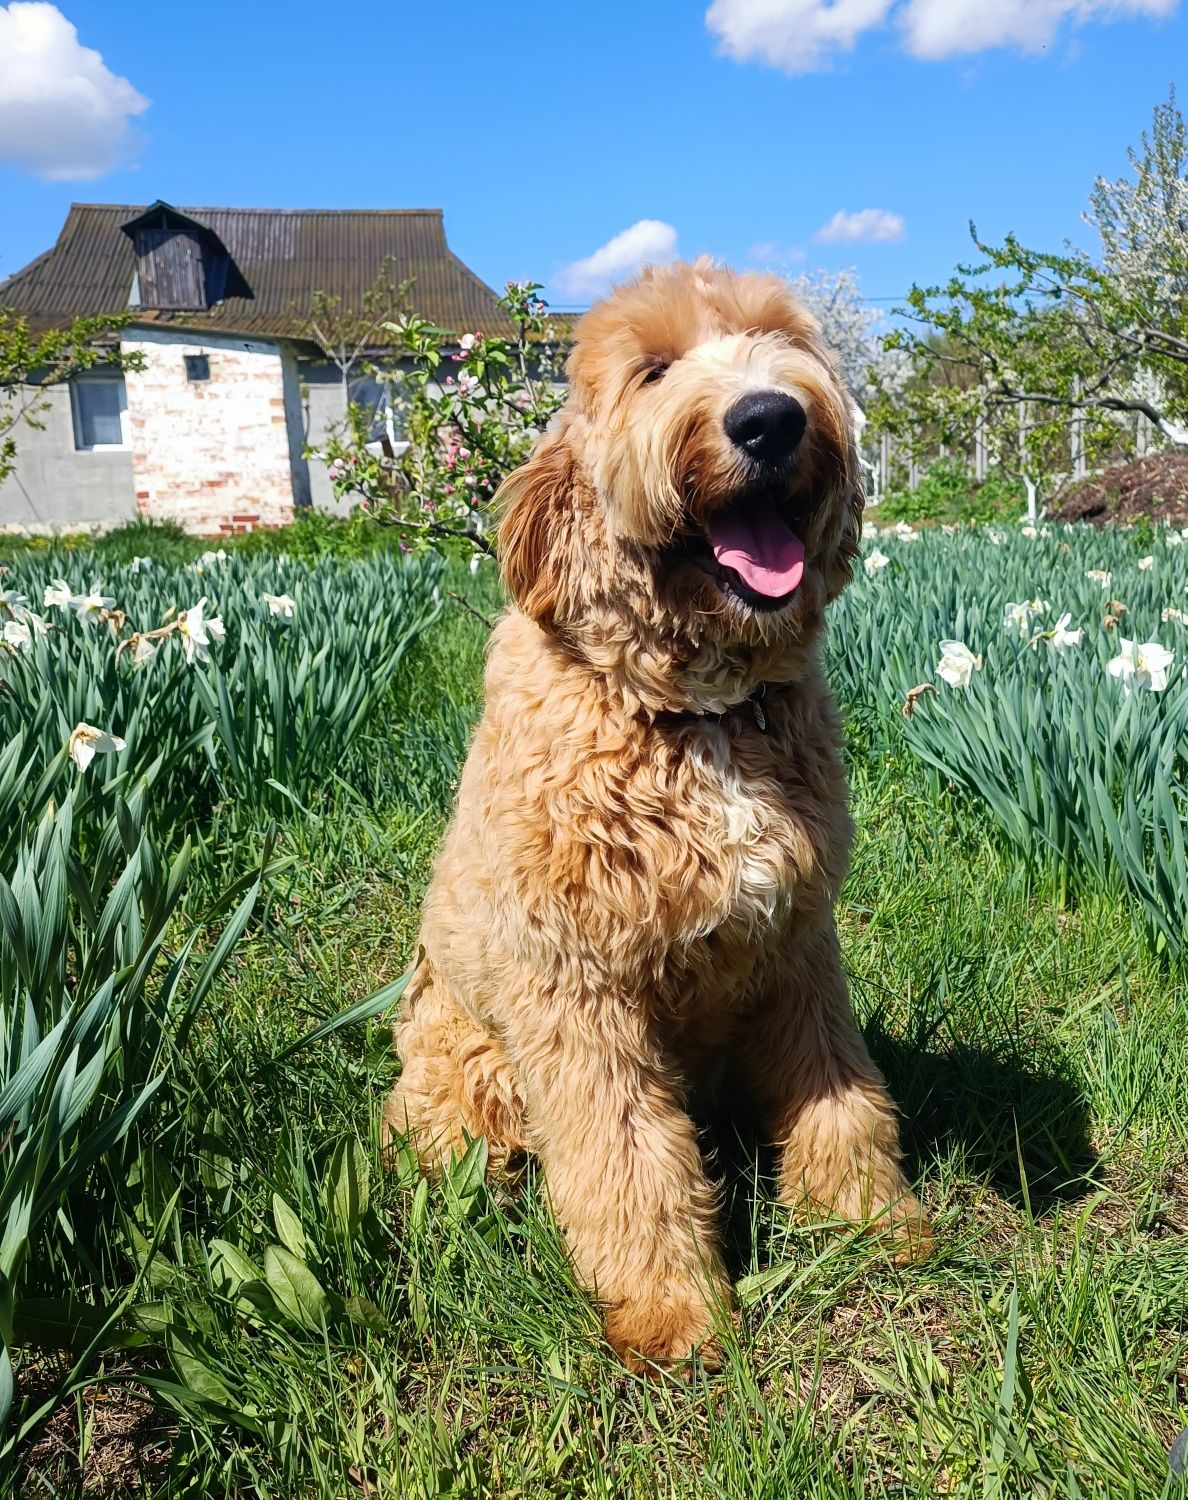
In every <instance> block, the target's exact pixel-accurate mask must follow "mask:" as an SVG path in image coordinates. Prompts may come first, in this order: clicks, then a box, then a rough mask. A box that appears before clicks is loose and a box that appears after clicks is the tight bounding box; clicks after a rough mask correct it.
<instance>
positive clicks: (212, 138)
mask: <svg viewBox="0 0 1188 1500" xmlns="http://www.w3.org/2000/svg"><path fill="white" fill-rule="evenodd" d="M1111 18H1112V19H1111ZM71 26H73V27H75V28H77V40H76V41H72V39H71V36H70V27H71ZM18 43H19V55H18ZM80 46H81V47H82V48H89V49H93V50H94V51H95V52H97V53H99V54H100V55H101V61H100V60H99V59H96V58H93V57H88V56H87V55H86V54H85V53H82V52H80V51H79V48H80ZM1186 60H1188V0H1185V3H1183V4H1182V3H1180V0H715V3H714V4H713V6H712V7H711V8H710V10H709V12H708V17H707V5H706V3H705V0H703V3H701V4H696V3H689V4H678V3H667V0H650V3H647V4H644V3H640V0H635V3H630V4H629V3H620V0H603V3H602V4H599V5H590V4H583V5H564V4H557V3H556V0H553V3H549V4H544V3H520V4H512V5H501V6H497V5H492V4H490V3H481V0H455V3H453V4H438V5H426V4H422V3H419V4H416V5H411V4H408V3H400V0H396V3H389V4H387V5H380V6H374V7H364V8H359V7H357V6H353V7H346V6H329V5H326V4H325V3H312V0H285V3H278V0H251V3H244V0H239V3H237V4H230V3H227V0H205V3H204V4H203V6H202V7H201V8H200V9H198V10H195V8H194V7H192V6H189V7H186V6H180V7H177V6H168V7H166V6H162V5H160V4H152V5H149V4H144V3H139V0H135V3H133V0H121V3H119V4H113V3H112V0H61V3H60V13H59V12H58V11H55V10H54V7H52V6H50V5H48V4H40V3H39V4H35V5H22V4H19V3H18V4H10V5H8V6H5V5H4V4H2V3H0V277H2V276H4V275H7V274H9V273H10V272H12V271H14V270H16V269H18V268H19V267H20V266H21V265H23V264H24V263H25V262H26V261H28V260H30V259H31V258H32V257H33V256H34V255H36V254H37V253H38V252H39V251H41V250H43V249H46V248H48V246H49V245H50V244H51V243H52V242H53V240H54V238H55V236H56V234H57V231H58V229H59V227H60V225H61V222H62V219H63V217H64V215H65V212H66V209H67V206H68V205H69V203H70V202H71V200H80V201H117V202H119V201H126V202H146V201H148V200H150V199H153V198H156V197H161V198H166V199H168V200H170V201H172V202H174V203H178V204H240V205H267V206H275V207H294V208H295V207H307V206H309V207H313V206H319V207H422V206H440V207H442V208H443V209H444V210H445V222H446V231H447V234H448V236H449V240H450V243H451V245H452V247H453V249H454V250H455V251H456V253H457V254H458V255H460V256H461V257H462V258H463V260H465V261H466V262H467V263H468V264H469V265H471V266H472V267H473V268H474V270H475V271H477V272H478V273H479V275H481V276H482V277H483V278H484V279H485V280H486V281H488V282H489V283H491V284H492V285H494V286H499V285H501V284H502V283H503V282H504V281H505V280H507V278H509V277H522V276H529V275H530V276H533V277H535V278H536V279H538V280H541V281H544V282H545V283H546V284H547V285H548V287H549V291H550V294H551V300H553V301H554V303H555V304H556V305H564V306H572V305H578V304H580V303H581V302H583V301H585V300H587V299H588V296H589V294H590V293H591V292H592V291H593V290H595V289H596V287H597V285H598V284H599V282H600V281H601V280H604V279H605V271H606V269H607V267H610V268H612V269H614V268H621V267H624V266H626V265H627V263H629V262H630V261H631V259H632V258H633V256H638V255H639V254H641V253H650V254H658V255H664V254H671V253H676V252H679V253H680V254H682V255H692V254H695V253H698V252H700V251H709V252H710V253H712V254H714V255H716V256H719V257H721V258H723V259H724V260H726V261H728V262H731V263H734V264H738V265H745V264H756V263H760V262H762V261H777V262H778V261H780V260H784V261H785V263H786V264H787V265H788V266H789V268H790V269H792V270H794V271H795V270H800V269H803V268H806V267H807V268H811V267H814V266H822V267H826V268H830V269H839V268H841V267H851V266H852V267H854V268H856V269H857V271H858V272H859V274H860V276H861V280H862V286H863V289H864V291H865V293H866V294H867V295H868V296H870V297H872V298H879V299H894V298H897V297H898V296H900V295H901V294H902V293H903V291H904V290H905V289H906V288H907V286H908V285H909V284H910V283H911V282H912V281H913V280H917V281H931V280H937V279H941V278H943V277H944V276H946V275H947V274H948V272H949V271H950V269H951V268H952V266H953V264H954V262H955V261H957V260H958V259H960V258H961V257H963V256H965V255H966V254H967V253H968V250H969V242H968V238H967V230H966V224H967V221H968V220H969V219H970V218H971V217H972V218H974V219H976V220H977V223H978V226H979V228H980V229H981V230H982V231H983V232H984V233H986V234H987V235H989V236H992V237H1000V236H1001V235H1002V234H1004V233H1005V232H1006V231H1007V230H1014V231H1016V232H1017V233H1018V234H1020V235H1021V236H1022V237H1023V239H1024V240H1025V241H1026V242H1029V243H1032V244H1035V245H1037V246H1039V247H1046V248H1056V247H1057V246H1058V245H1059V243H1060V241H1061V240H1062V239H1063V238H1065V237H1068V236H1071V237H1072V238H1073V239H1075V240H1078V241H1079V242H1081V243H1086V242H1087V241H1088V239H1089V234H1088V231H1087V230H1085V229H1084V227H1083V226H1082V225H1081V223H1080V213H1081V210H1082V209H1083V207H1084V206H1085V202H1086V199H1087V196H1088V192H1089V189H1090V186H1091V184H1092V181H1093V178H1094V175H1095V174H1096V173H1098V172H1105V173H1107V174H1111V175H1117V174H1119V173H1121V172H1122V171H1123V170H1124V168H1125V148H1126V146H1127V144H1128V143H1131V142H1136V141H1137V139H1138V135H1139V132H1140V131H1141V130H1142V129H1144V128H1145V127H1146V126H1147V125H1148V124H1149V122H1150V116H1151V111H1152V109H1153V107H1154V106H1155V104H1156V103H1158V102H1160V101H1161V100H1162V99H1164V98H1165V97H1166V95H1167V89H1168V85H1169V83H1171V82H1173V81H1178V82H1180V83H1181V84H1183V82H1184V79H1183V74H1184V71H1185V66H1184V65H1185V61H1186ZM1177 74H1178V75H1179V78H1178V79H1177ZM1183 93H1184V95H1185V96H1186V97H1185V98H1182V99H1181V103H1182V105H1184V104H1185V103H1188V89H1185V90H1183ZM146 101H148V102H147V103H146ZM839 215H841V216H842V217H841V218H840V219H839V218H838V217H837V216H839ZM852 216H861V217H852ZM831 221H832V222H833V225H834V229H833V235H834V238H833V239H832V240H830V239H829V237H828V235H827V236H826V238H825V239H824V240H820V239H818V238H816V237H817V236H818V235H819V234H820V232H821V231H822V229H823V227H824V226H826V225H828V224H830V223H831ZM641 223H642V228H638V227H637V228H636V229H635V230H634V231H633V233H632V234H629V235H628V236H627V238H626V240H625V241H622V242H620V244H619V250H618V251H616V250H615V249H612V250H611V251H609V252H606V253H604V254H603V255H602V256H601V257H600V258H596V259H595V260H594V262H593V264H586V265H585V266H584V267H583V265H582V263H583V262H589V261H590V258H591V257H592V256H595V252H597V251H599V250H600V248H601V247H604V246H606V245H607V244H608V242H612V241H614V240H615V237H616V236H619V235H621V234H622V233H623V232H624V231H628V230H631V229H632V226H640V225H641ZM838 234H840V235H841V236H842V238H841V239H840V240H839V239H838V238H837V236H838ZM847 235H849V236H852V237H853V236H857V238H852V237H851V238H846V236H847ZM872 236H875V238H874V239H873V241H872V238H871V237H872ZM879 236H881V238H879ZM619 252H621V253H619ZM567 268H568V269H567Z"/></svg>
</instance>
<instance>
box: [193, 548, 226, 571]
mask: <svg viewBox="0 0 1188 1500" xmlns="http://www.w3.org/2000/svg"><path fill="white" fill-rule="evenodd" d="M226 561H227V553H226V552H225V550H224V549H223V548H222V547H220V548H219V550H218V551H217V552H211V551H206V552H204V553H203V554H202V556H201V557H200V558H199V559H198V561H197V562H196V563H193V564H192V567H193V569H194V572H195V573H208V572H209V571H210V570H211V568H219V567H222V565H223V564H224V563H225V562H226Z"/></svg>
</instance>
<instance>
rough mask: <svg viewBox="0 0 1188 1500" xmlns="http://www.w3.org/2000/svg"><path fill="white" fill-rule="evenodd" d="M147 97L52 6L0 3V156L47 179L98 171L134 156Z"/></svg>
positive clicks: (31, 1) (32, 0)
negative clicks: (85, 42)
mask: <svg viewBox="0 0 1188 1500" xmlns="http://www.w3.org/2000/svg"><path fill="white" fill-rule="evenodd" d="M148 106H149V101H148V100H147V99H146V98H145V97H144V95H143V94H141V93H139V92H138V90H136V89H135V88H133V87H132V85H131V84H130V83H129V82H128V80H127V79H126V78H119V77H117V76H116V74H114V73H113V72H112V71H111V70H110V68H108V66H107V65H106V63H105V62H104V61H103V58H102V57H101V56H100V55H99V53H98V52H96V51H95V50H94V49H93V48H91V47H84V46H82V44H81V43H80V42H79V39H78V31H77V30H76V29H75V27H74V26H73V25H72V24H71V22H70V21H68V20H67V19H66V17H65V16H64V15H63V14H62V12H61V11H60V10H59V9H58V8H57V6H56V5H49V4H45V3H42V0H28V3H25V0H13V4H11V5H8V6H3V5H0V161H5V162H10V163H12V164H13V165H15V166H18V167H22V168H24V169H25V170H26V171H29V172H34V173H36V175H37V176H38V177H45V178H48V179H49V180H50V181H55V182H56V181H63V180H65V179H69V178H87V177H101V176H103V174H104V173H105V172H110V171H112V170H113V169H114V168H115V167H117V166H119V165H121V164H122V163H123V162H125V161H127V160H128V159H129V157H131V156H134V155H135V153H136V150H137V147H138V145H139V139H138V133H137V131H136V130H135V129H134V127H133V125H132V123H131V122H132V117H133V116H134V115H139V114H141V113H143V111H144V110H146V109H147V108H148Z"/></svg>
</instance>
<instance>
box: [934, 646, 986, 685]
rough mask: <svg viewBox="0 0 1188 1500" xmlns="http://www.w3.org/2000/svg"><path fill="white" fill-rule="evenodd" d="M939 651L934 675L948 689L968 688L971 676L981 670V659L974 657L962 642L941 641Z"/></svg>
mask: <svg viewBox="0 0 1188 1500" xmlns="http://www.w3.org/2000/svg"><path fill="white" fill-rule="evenodd" d="M940 651H941V659H940V661H938V662H937V664H936V675H937V676H938V677H940V678H941V679H942V680H943V681H945V682H947V683H948V684H949V686H950V687H968V686H969V683H970V678H971V677H972V676H973V674H974V673H975V672H978V671H980V670H981V667H982V658H981V657H980V656H975V655H974V654H973V652H972V651H971V650H970V649H969V647H968V646H966V645H965V644H964V643H963V642H962V641H942V642H941V643H940Z"/></svg>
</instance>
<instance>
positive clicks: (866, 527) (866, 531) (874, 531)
mask: <svg viewBox="0 0 1188 1500" xmlns="http://www.w3.org/2000/svg"><path fill="white" fill-rule="evenodd" d="M878 534H879V528H878V527H877V526H876V525H875V523H874V522H873V521H863V523H862V538H863V540H864V541H867V542H868V541H870V539H871V537H874V536H878Z"/></svg>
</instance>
